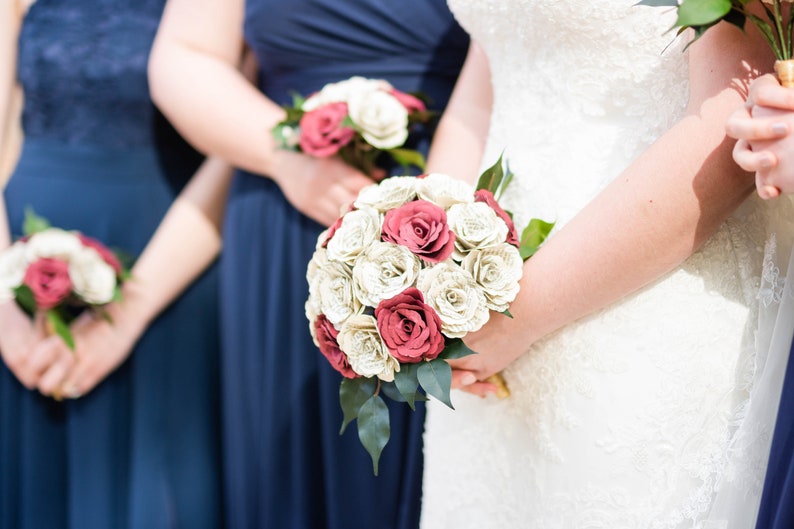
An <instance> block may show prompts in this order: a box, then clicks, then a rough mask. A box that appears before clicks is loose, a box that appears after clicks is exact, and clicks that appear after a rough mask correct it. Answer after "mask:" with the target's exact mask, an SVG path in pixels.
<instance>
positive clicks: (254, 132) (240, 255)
mask: <svg viewBox="0 0 794 529" xmlns="http://www.w3.org/2000/svg"><path fill="white" fill-rule="evenodd" d="M243 40H245V42H246V43H247V44H248V45H249V46H250V47H251V48H252V49H253V51H254V52H255V54H256V56H257V59H258V62H259V64H260V67H261V75H260V79H259V90H258V91H257V90H254V89H251V88H249V87H248V86H246V85H245V83H243V82H242V81H241V79H240V78H239V76H238V75H237V74H236V73H235V72H234V70H233V69H232V68H230V65H231V63H232V61H233V58H234V53H235V50H236V49H238V48H239V46H240V45H241V42H242V41H243ZM467 48H468V37H467V36H466V34H465V33H464V32H463V31H462V30H461V28H460V27H459V26H458V25H457V24H456V23H455V21H454V20H453V18H452V15H451V14H450V12H449V11H448V9H447V7H446V4H445V2H444V0H406V1H405V2H401V3H395V2H390V1H385V0H289V1H287V0H248V1H247V2H244V1H243V0H209V1H205V2H202V3H200V4H196V3H195V2H193V1H192V0H170V1H169V2H168V6H167V8H166V12H165V15H164V17H163V23H162V25H161V27H160V31H159V34H158V36H157V39H156V42H155V47H154V49H153V52H152V58H151V61H150V82H151V84H152V94H153V97H154V99H155V102H156V103H157V104H158V105H159V106H160V107H161V108H162V109H163V111H164V112H165V113H166V115H168V117H169V118H170V119H171V120H172V121H173V122H174V123H175V125H176V126H177V128H178V129H179V130H180V131H182V132H183V133H184V134H185V136H186V137H187V138H188V139H189V140H190V141H191V142H192V143H193V144H194V145H195V146H196V147H198V148H199V149H201V150H204V151H206V152H209V153H213V154H217V155H221V156H223V157H224V158H226V159H228V160H230V161H231V162H232V163H234V164H235V165H237V166H239V167H241V168H243V170H242V171H240V172H238V173H237V174H236V176H235V179H234V182H233V185H232V190H231V196H230V200H229V203H228V206H227V215H226V219H225V224H224V241H225V242H224V244H225V246H224V255H223V257H222V262H221V282H222V283H221V285H222V286H221V292H222V298H221V323H222V325H221V328H222V343H223V354H222V367H223V377H224V378H223V387H224V395H223V403H224V408H223V410H224V415H225V417H224V438H223V439H224V448H225V452H224V461H225V465H226V469H225V481H226V488H225V497H224V499H225V502H226V507H227V512H228V524H229V526H230V527H232V528H240V529H245V528H253V527H278V528H296V529H299V528H307V527H311V528H313V529H324V528H328V529H359V528H360V529H387V528H394V529H410V528H415V527H417V526H418V520H419V515H418V511H419V498H420V494H421V477H422V446H421V436H422V429H423V420H424V409H418V410H417V411H416V412H411V411H410V409H409V408H408V407H407V406H405V405H400V406H396V407H395V408H394V409H392V411H391V441H390V442H389V444H388V446H387V447H386V449H385V450H384V454H383V456H382V458H381V461H380V472H379V476H378V477H377V478H376V477H373V469H372V462H371V460H370V458H369V456H368V455H367V453H366V452H365V451H364V449H363V448H362V447H361V446H360V443H359V440H358V438H357V436H356V430H355V428H348V430H347V431H346V432H345V434H344V435H343V436H340V435H339V427H340V425H341V421H342V413H341V410H340V408H339V393H338V392H339V382H340V376H339V374H338V373H337V372H336V371H334V370H333V369H332V368H331V367H330V366H329V365H328V364H327V362H326V361H325V359H324V358H323V357H322V355H320V353H319V352H318V350H317V348H316V347H315V346H314V345H313V343H312V339H311V336H310V334H309V329H308V323H307V320H306V316H305V314H304V303H305V300H306V298H307V296H308V286H307V284H306V276H305V274H306V265H307V263H308V262H309V259H310V257H311V255H312V252H313V250H314V247H315V244H316V240H317V236H318V234H319V233H320V231H321V230H322V229H323V228H324V226H328V225H329V224H331V223H332V222H333V221H334V220H335V219H336V218H337V216H338V215H339V213H340V209H341V207H342V206H343V205H345V204H349V203H350V202H352V200H353V199H354V198H355V196H356V193H357V192H358V190H360V189H361V188H362V187H364V186H366V185H368V184H370V183H371V182H372V181H371V180H370V178H368V177H367V176H366V175H364V174H361V173H359V172H357V171H355V170H353V169H352V168H350V167H348V166H345V165H344V164H343V163H342V162H341V161H340V160H339V159H336V158H333V159H322V160H317V159H312V158H310V157H308V156H305V155H302V154H298V153H293V152H287V151H280V150H278V149H277V148H276V146H275V144H274V141H273V140H272V139H271V135H270V129H271V128H272V127H273V126H274V125H275V124H276V123H277V122H278V121H279V120H281V119H282V117H283V115H284V113H283V110H282V109H281V108H280V106H279V105H281V104H285V103H288V102H290V101H291V94H292V92H293V91H294V92H298V93H301V94H304V95H306V94H309V93H312V92H314V91H316V90H319V89H320V88H321V87H322V86H323V85H325V84H326V83H329V82H334V81H340V80H343V79H346V78H349V77H351V76H353V75H360V76H364V77H371V78H383V79H386V80H387V81H389V82H391V83H392V85H394V86H395V87H396V88H398V89H400V90H403V91H407V92H411V91H421V92H424V93H425V94H427V95H428V96H429V97H430V99H431V101H432V107H433V108H434V109H435V110H442V109H443V108H444V105H445V104H446V102H447V99H448V97H449V94H450V92H451V90H452V87H453V85H454V83H455V80H456V78H457V76H458V72H459V69H460V67H461V65H462V63H463V60H464V56H465V55H466V51H467ZM429 139H430V131H429V130H425V131H423V132H421V133H420V134H418V135H417V136H416V137H415V138H413V139H412V140H411V141H412V143H411V146H412V147H414V148H419V149H422V150H425V151H426V149H427V145H428V142H429ZM384 169H386V170H387V171H397V169H395V168H392V167H385V168H384Z"/></svg>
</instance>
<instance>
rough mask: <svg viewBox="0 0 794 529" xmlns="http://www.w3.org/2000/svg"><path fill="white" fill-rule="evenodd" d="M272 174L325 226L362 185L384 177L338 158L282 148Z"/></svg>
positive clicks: (302, 209) (297, 205) (293, 199)
mask: <svg viewBox="0 0 794 529" xmlns="http://www.w3.org/2000/svg"><path fill="white" fill-rule="evenodd" d="M270 173H271V176H272V178H273V179H274V180H275V181H276V182H277V183H278V185H279V187H280V188H281V190H282V191H283V193H284V195H285V196H286V197H287V200H289V202H290V203H291V204H292V205H293V206H294V207H295V209H297V210H298V211H300V212H301V213H303V214H304V215H306V216H307V217H309V218H311V219H313V220H315V221H317V222H319V223H320V224H322V225H323V226H330V225H331V224H333V223H334V221H336V219H337V218H339V216H340V215H341V214H342V213H344V211H345V210H346V209H347V207H348V206H349V205H350V204H352V203H353V201H354V200H355V199H356V196H357V195H358V192H359V191H360V190H361V189H362V188H364V187H366V186H368V185H370V184H372V183H373V181H374V180H376V179H377V178H380V177H382V176H383V175H380V174H378V175H373V176H372V177H369V176H367V175H365V174H363V173H361V172H360V171H358V170H356V169H354V168H353V167H350V166H349V165H347V164H346V163H344V162H343V161H342V160H341V159H339V158H337V157H331V158H312V157H310V156H307V155H305V154H301V153H296V152H292V151H278V154H276V161H275V162H274V165H273V169H272V170H271V171H270Z"/></svg>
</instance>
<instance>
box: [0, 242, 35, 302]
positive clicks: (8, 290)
mask: <svg viewBox="0 0 794 529" xmlns="http://www.w3.org/2000/svg"><path fill="white" fill-rule="evenodd" d="M27 266H28V262H27V259H25V245H24V244H23V243H20V242H16V243H14V244H12V245H11V246H10V247H8V248H6V249H5V250H4V251H3V252H0V303H4V302H6V301H11V300H12V299H14V289H15V288H17V287H18V286H20V285H21V284H22V282H23V281H24V280H25V268H26V267H27Z"/></svg>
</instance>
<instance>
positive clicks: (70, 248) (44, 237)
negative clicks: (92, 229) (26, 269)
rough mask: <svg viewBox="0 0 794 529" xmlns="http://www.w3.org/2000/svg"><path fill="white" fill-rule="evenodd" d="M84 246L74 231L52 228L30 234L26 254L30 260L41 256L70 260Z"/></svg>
mask: <svg viewBox="0 0 794 529" xmlns="http://www.w3.org/2000/svg"><path fill="white" fill-rule="evenodd" d="M82 248H83V244H82V243H81V242H80V239H79V238H78V237H77V235H75V234H74V233H72V232H70V231H65V230H61V229H59V228H50V229H48V230H46V231H42V232H39V233H34V234H33V235H31V236H30V238H29V239H28V241H27V246H26V252H27V254H26V256H27V259H28V261H29V262H33V261H35V260H36V259H39V258H41V257H52V258H54V259H62V260H64V261H69V260H71V258H72V256H74V255H75V254H76V253H77V252H78V251H80V250H81V249H82Z"/></svg>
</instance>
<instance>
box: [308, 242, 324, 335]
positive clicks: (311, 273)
mask: <svg viewBox="0 0 794 529" xmlns="http://www.w3.org/2000/svg"><path fill="white" fill-rule="evenodd" d="M327 263H328V257H327V252H326V250H325V248H317V249H316V250H315V251H314V255H312V258H311V260H310V261H309V265H308V266H307V267H306V282H307V283H308V284H309V297H308V298H307V299H306V305H305V310H306V318H307V319H308V320H309V321H310V322H312V326H311V327H312V329H314V320H315V319H316V318H317V316H319V315H320V312H321V311H322V309H321V307H320V297H319V294H318V293H317V289H318V286H319V280H318V277H319V272H320V270H322V268H323V267H324V266H325V265H326V264H327Z"/></svg>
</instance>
